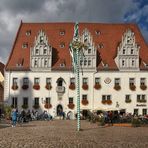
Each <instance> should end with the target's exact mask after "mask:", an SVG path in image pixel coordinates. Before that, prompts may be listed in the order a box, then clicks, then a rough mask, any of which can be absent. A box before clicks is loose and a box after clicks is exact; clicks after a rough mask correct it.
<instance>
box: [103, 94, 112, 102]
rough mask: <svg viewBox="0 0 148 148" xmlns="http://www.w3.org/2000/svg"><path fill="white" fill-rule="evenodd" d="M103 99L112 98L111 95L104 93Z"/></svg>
mask: <svg viewBox="0 0 148 148" xmlns="http://www.w3.org/2000/svg"><path fill="white" fill-rule="evenodd" d="M102 100H103V101H104V100H111V95H102Z"/></svg>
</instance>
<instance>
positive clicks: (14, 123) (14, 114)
mask: <svg viewBox="0 0 148 148" xmlns="http://www.w3.org/2000/svg"><path fill="white" fill-rule="evenodd" d="M11 118H12V127H15V126H16V120H17V112H16V109H13V110H12V112H11Z"/></svg>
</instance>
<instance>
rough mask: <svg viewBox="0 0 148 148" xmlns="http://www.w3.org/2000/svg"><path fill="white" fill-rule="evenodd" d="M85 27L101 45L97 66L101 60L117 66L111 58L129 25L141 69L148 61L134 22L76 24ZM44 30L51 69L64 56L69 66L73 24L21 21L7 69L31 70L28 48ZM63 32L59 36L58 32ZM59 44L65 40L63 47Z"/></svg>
mask: <svg viewBox="0 0 148 148" xmlns="http://www.w3.org/2000/svg"><path fill="white" fill-rule="evenodd" d="M85 28H87V29H88V30H89V31H90V33H91V35H92V36H93V42H94V43H95V46H98V45H99V44H102V45H103V48H98V49H97V50H98V58H97V68H98V69H100V70H101V69H103V67H102V64H101V60H102V61H103V63H107V64H108V66H109V67H108V69H116V70H117V69H118V68H117V66H116V64H115V61H114V58H115V56H116V54H117V47H118V45H119V43H120V42H121V39H122V35H123V33H124V32H125V31H126V30H127V29H128V28H129V29H131V30H132V31H133V32H134V33H135V37H136V43H138V44H139V45H140V47H141V48H140V58H141V61H142V62H141V63H140V68H141V69H143V68H144V65H143V61H144V62H145V63H147V64H148V56H147V53H148V46H147V44H146V42H145V41H144V38H143V37H142V34H141V32H140V30H139V28H138V27H137V25H135V24H101V23H79V30H80V34H81V33H82V31H83V30H84V29H85ZM30 30H31V35H30V36H27V35H26V31H30ZM40 30H43V31H44V32H45V34H46V35H47V36H48V42H49V44H50V45H51V46H52V47H53V50H52V52H53V56H52V58H53V59H52V68H53V69H58V68H59V65H60V62H61V60H63V59H64V61H65V65H66V67H65V68H67V69H69V68H71V57H70V53H69V43H70V42H71V41H72V38H73V32H74V23H22V22H21V24H20V27H19V29H18V32H17V35H16V39H15V42H14V45H13V47H12V51H11V54H10V57H9V59H8V62H7V65H6V70H30V47H33V46H34V40H35V36H37V35H38V32H39V31H40ZM61 30H62V31H64V33H65V34H64V35H60V31H61ZM96 31H100V35H96ZM23 43H28V47H27V48H22V45H23ZM61 43H65V46H64V47H63V48H61V47H60V44H61ZM20 59H21V61H23V66H22V67H16V64H17V63H18V61H20Z"/></svg>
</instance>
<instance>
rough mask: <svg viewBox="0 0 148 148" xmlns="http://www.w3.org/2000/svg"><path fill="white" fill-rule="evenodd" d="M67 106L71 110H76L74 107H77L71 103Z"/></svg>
mask: <svg viewBox="0 0 148 148" xmlns="http://www.w3.org/2000/svg"><path fill="white" fill-rule="evenodd" d="M67 106H68V107H69V108H70V109H74V107H75V105H74V104H73V103H69V104H68V105H67Z"/></svg>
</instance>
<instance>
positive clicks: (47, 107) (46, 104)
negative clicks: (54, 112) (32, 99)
mask: <svg viewBox="0 0 148 148" xmlns="http://www.w3.org/2000/svg"><path fill="white" fill-rule="evenodd" d="M44 107H45V108H46V109H49V108H52V105H51V104H50V103H45V105H44Z"/></svg>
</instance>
